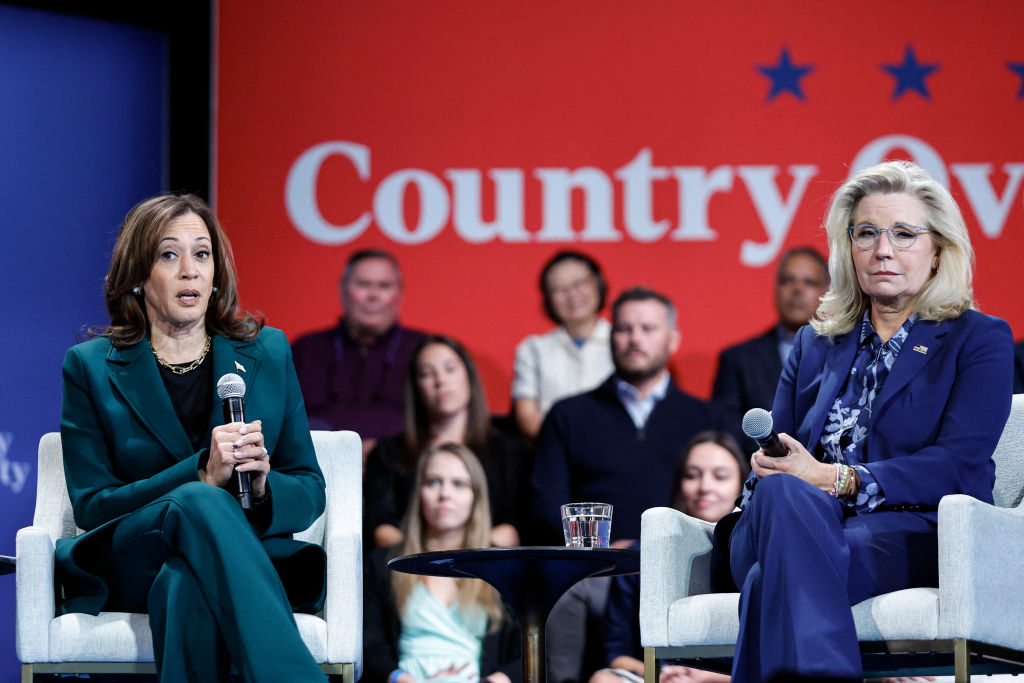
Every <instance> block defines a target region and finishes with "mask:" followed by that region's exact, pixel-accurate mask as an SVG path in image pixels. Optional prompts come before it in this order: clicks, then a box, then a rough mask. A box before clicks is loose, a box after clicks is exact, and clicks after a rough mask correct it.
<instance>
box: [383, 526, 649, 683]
mask: <svg viewBox="0 0 1024 683" xmlns="http://www.w3.org/2000/svg"><path fill="white" fill-rule="evenodd" d="M388 567H390V568H391V569H394V570H396V571H400V572H406V573H408V574H424V575H427V576H448V577H453V578H466V577H469V578H475V579H482V580H484V581H486V582H487V583H489V584H491V585H492V586H494V588H495V589H496V590H497V591H498V592H499V593H501V594H502V595H503V596H504V597H505V599H506V600H507V601H508V603H509V605H510V606H511V607H512V609H513V610H514V611H515V613H516V616H518V617H519V625H520V627H521V629H522V637H523V682H524V683H544V681H545V680H546V678H547V674H546V671H545V668H546V660H545V655H544V626H545V624H546V623H547V620H548V614H550V612H551V608H552V607H554V606H555V602H557V601H558V598H560V597H562V594H563V593H565V591H567V590H569V588H571V587H572V586H573V585H574V584H575V583H576V582H577V581H579V580H580V579H585V578H587V577H590V576H620V575H622V574H636V573H638V572H639V571H640V551H639V550H617V549H612V548H563V547H560V546H533V547H520V548H480V549H474V550H450V551H440V552H432V553H419V554H417V555H406V556H404V557H396V558H394V559H393V560H391V561H390V562H388ZM483 673H484V672H481V674H483Z"/></svg>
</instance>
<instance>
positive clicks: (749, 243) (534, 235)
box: [285, 135, 1024, 267]
mask: <svg viewBox="0 0 1024 683" xmlns="http://www.w3.org/2000/svg"><path fill="white" fill-rule="evenodd" d="M893 150H903V151H905V152H906V153H908V154H909V155H910V156H911V158H913V159H914V160H915V161H917V163H919V164H921V166H923V167H924V168H925V169H926V170H927V171H928V172H929V173H931V174H932V176H933V177H934V178H936V179H937V180H939V181H940V182H942V183H943V184H945V185H947V186H948V185H949V178H950V173H952V175H953V176H955V177H956V179H957V181H958V182H959V183H960V185H961V187H962V188H963V191H964V195H965V197H966V199H967V203H968V204H969V205H970V206H971V209H972V210H973V212H974V215H975V216H976V217H977V219H978V223H979V226H980V227H981V230H982V232H983V233H984V234H985V235H986V236H988V237H990V238H997V237H999V235H1000V234H1001V233H1002V230H1003V226H1004V224H1005V222H1006V217H1007V214H1008V212H1009V210H1010V207H1011V206H1012V204H1013V199H1014V197H1015V196H1016V195H1017V193H1018V191H1019V190H1020V186H1021V181H1022V179H1024V163H1006V164H1003V166H1002V170H1003V172H1004V173H1005V174H1006V176H1007V182H1006V184H1005V186H1004V188H1003V191H1002V195H1000V194H999V193H997V191H996V190H995V188H994V187H993V184H992V179H991V175H992V172H993V170H994V167H993V165H992V164H989V163H954V164H950V165H949V166H948V170H947V165H946V163H945V162H944V161H943V159H942V156H941V155H940V154H939V153H938V151H937V150H936V149H935V148H934V147H932V146H931V145H929V144H928V143H927V142H925V141H924V140H921V139H920V138H915V137H913V136H910V135H888V136H884V137H880V138H877V139H875V140H872V141H870V142H868V143H867V144H866V145H864V147H862V148H861V149H860V151H858V153H857V154H856V155H855V157H854V159H853V162H852V163H851V164H850V168H851V170H858V169H861V168H865V167H867V166H870V165H872V164H875V163H878V162H879V161H882V160H883V159H885V158H886V156H887V155H888V154H889V153H891V152H892V151H893ZM331 156H340V157H344V158H345V159H346V160H348V161H349V162H350V163H351V164H352V167H353V168H354V169H355V171H356V176H357V178H358V181H359V182H363V183H369V182H373V179H372V174H371V151H370V148H369V147H367V146H365V145H361V144H359V143H355V142H347V141H331V142H323V143H320V144H318V145H314V146H313V147H310V148H309V149H307V150H306V151H305V152H303V153H302V154H301V155H299V157H298V159H296V161H295V163H294V164H293V165H292V167H291V169H290V170H289V172H288V178H287V180H286V183H285V205H286V208H287V211H288V216H289V217H290V218H291V221H292V224H293V225H294V226H295V228H296V229H297V230H298V231H299V232H300V233H301V234H302V235H304V236H305V237H306V238H308V239H310V240H312V241H313V242H317V243H319V244H324V245H338V244H344V243H347V242H351V241H352V240H354V239H356V238H358V237H359V236H360V235H362V234H363V233H364V232H365V231H366V230H367V229H368V228H369V227H370V225H371V223H372V224H374V225H375V226H376V227H377V228H378V229H379V230H380V231H381V232H382V233H383V234H384V235H386V236H387V237H388V238H390V239H391V240H393V241H394V242H397V243H400V244H410V245H411V244H422V243H424V242H428V241H430V240H432V239H434V238H435V237H437V236H438V235H439V234H440V233H441V231H442V230H444V228H445V226H447V225H448V224H449V222H451V225H452V228H453V229H454V231H455V233H456V234H457V235H458V236H459V237H460V238H462V239H463V240H465V241H466V242H469V243H472V244H481V243H485V242H490V241H492V240H499V241H502V242H510V243H516V242H518V243H524V242H530V241H535V242H581V241H582V242H618V241H621V240H624V239H628V240H633V241H636V242H655V241H658V240H663V239H669V240H673V241H713V240H716V239H717V238H718V234H719V232H720V231H721V227H719V228H716V227H715V225H714V222H713V221H714V217H713V216H711V215H709V212H708V206H709V204H710V202H711V198H712V197H713V196H714V195H715V194H718V193H723V194H729V193H734V192H738V191H740V189H739V188H740V187H742V190H743V191H744V192H746V194H747V196H748V197H749V199H750V201H751V203H752V204H753V206H754V208H755V210H756V212H757V215H758V218H759V220H760V222H761V227H762V228H763V230H764V239H763V240H761V241H756V240H745V241H744V242H743V243H742V244H741V245H740V253H739V260H740V262H741V263H742V264H743V265H746V266H751V267H760V266H764V265H766V264H769V263H771V262H773V261H774V260H775V258H776V256H777V255H778V253H779V250H780V249H781V248H782V245H783V244H784V243H785V240H786V235H787V234H788V233H789V230H790V228H791V227H792V225H793V218H794V216H795V215H796V213H797V209H798V207H799V206H800V203H801V202H802V201H803V199H804V197H805V195H806V191H807V188H808V186H809V184H810V181H811V180H812V179H813V178H814V177H815V176H816V175H817V174H818V167H817V166H816V165H814V164H793V165H790V166H788V167H786V168H785V169H782V168H781V167H780V166H775V165H759V166H747V165H745V166H730V165H720V166H716V167H714V168H708V167H704V166H656V165H654V163H653V154H652V152H651V150H650V148H647V147H644V148H642V149H641V150H640V151H639V152H637V154H636V156H634V157H633V158H632V159H630V160H629V161H628V162H626V163H625V164H624V165H623V166H621V167H620V168H617V169H615V170H614V171H612V172H611V173H608V172H606V171H604V170H602V169H600V168H594V167H580V168H567V167H565V168H563V167H553V168H552V167H549V168H536V169H533V171H532V176H533V177H534V178H536V179H537V180H538V181H539V183H540V206H541V223H540V226H539V227H538V228H537V229H535V230H532V229H530V228H528V226H526V224H525V220H524V213H525V212H524V208H523V207H524V197H525V182H524V177H525V175H526V171H525V170H524V169H518V168H496V169H490V170H487V171H484V170H482V169H466V168H453V169H448V170H446V171H445V172H444V174H443V175H444V177H445V178H446V179H447V180H448V184H446V183H445V182H444V180H442V179H441V178H439V177H438V176H437V175H435V174H433V173H431V172H429V171H426V170H423V169H418V168H405V169H400V170H397V171H394V172H393V173H390V174H388V175H387V176H385V177H384V178H383V179H382V180H381V181H380V182H379V183H378V184H377V185H376V188H375V189H374V192H373V201H372V207H367V208H366V210H364V211H362V212H361V213H359V215H354V216H352V219H351V220H350V221H349V222H347V223H342V224H333V223H330V222H329V221H327V220H326V219H325V218H324V216H323V214H322V213H321V211H320V208H319V206H318V204H317V199H316V192H317V182H318V176H319V172H320V168H321V166H322V165H323V163H324V161H325V160H327V159H328V158H329V157H331ZM484 173H486V175H487V178H488V180H489V182H491V183H493V185H494V189H495V191H494V197H495V198H494V212H493V215H494V219H493V220H491V221H486V220H484V218H483V207H482V205H481V204H482V199H481V196H482V187H481V185H482V183H483V176H484ZM780 173H783V174H785V176H788V178H786V179H785V182H784V183H782V184H788V185H789V190H788V192H787V193H786V194H785V196H784V195H783V193H782V192H781V191H780V190H779V185H780V177H779V176H780ZM737 177H738V178H739V180H740V181H741V183H739V184H737V183H735V180H736V178H737ZM616 182H617V183H620V184H621V190H622V191H621V196H622V202H623V206H622V216H623V224H622V225H621V226H618V225H616V224H615V220H614V217H615V216H616V215H617V212H616V210H615V209H616V207H615V206H614V202H615V197H616V193H615V185H614V183H616ZM658 183H670V184H674V186H675V190H676V192H675V193H674V194H675V197H676V202H677V207H676V208H677V209H678V213H677V215H678V224H676V225H672V224H671V221H670V220H669V219H665V218H663V219H661V220H655V218H654V200H653V197H654V189H655V185H656V184H658ZM410 188H415V190H416V192H417V196H418V197H419V212H418V218H417V220H416V222H415V224H413V225H409V224H408V223H407V220H406V216H405V212H404V210H403V206H404V198H405V194H406V192H407V191H408V190H409V189H410ZM343 189H344V188H332V190H335V191H343ZM574 191H578V192H580V193H581V196H582V198H583V202H582V204H583V219H582V228H581V229H578V230H576V229H574V228H573V225H574V221H573V203H572V196H573V192H574Z"/></svg>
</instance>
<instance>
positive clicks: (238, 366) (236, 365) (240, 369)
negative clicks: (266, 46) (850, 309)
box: [235, 349, 917, 372]
mask: <svg viewBox="0 0 1024 683" xmlns="http://www.w3.org/2000/svg"><path fill="white" fill-rule="evenodd" d="M914 350H915V351H917V349H914ZM235 370H238V371H239V372H245V366H244V365H242V364H241V363H239V362H238V361H237V360H236V361H235Z"/></svg>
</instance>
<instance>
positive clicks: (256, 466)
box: [232, 420, 270, 498]
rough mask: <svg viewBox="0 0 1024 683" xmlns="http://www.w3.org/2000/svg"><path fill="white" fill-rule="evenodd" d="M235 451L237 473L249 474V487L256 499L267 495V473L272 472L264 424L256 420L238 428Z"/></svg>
mask: <svg viewBox="0 0 1024 683" xmlns="http://www.w3.org/2000/svg"><path fill="white" fill-rule="evenodd" d="M232 447H233V448H234V449H235V460H237V461H238V464H237V465H235V471H236V472H249V486H250V488H251V489H252V495H253V497H254V498H263V497H264V496H265V495H266V494H267V472H269V471H270V452H269V451H267V447H266V446H265V445H264V443H263V422H262V420H254V421H253V422H247V423H246V424H244V425H242V426H241V427H239V428H238V438H237V439H236V440H235V442H234V443H233V444H232Z"/></svg>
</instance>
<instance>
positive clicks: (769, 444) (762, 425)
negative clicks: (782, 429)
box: [743, 408, 789, 458]
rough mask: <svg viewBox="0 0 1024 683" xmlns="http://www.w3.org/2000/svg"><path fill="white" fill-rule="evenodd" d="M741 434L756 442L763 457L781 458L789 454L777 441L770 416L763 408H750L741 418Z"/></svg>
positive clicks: (777, 436) (777, 437)
mask: <svg viewBox="0 0 1024 683" xmlns="http://www.w3.org/2000/svg"><path fill="white" fill-rule="evenodd" d="M743 433H744V434H746V435H747V436H749V437H750V438H751V439H753V440H754V441H756V442H757V445H758V446H760V447H761V448H762V449H763V450H764V452H765V455H770V456H771V457H773V458H782V457H784V456H786V455H788V454H789V451H788V450H786V447H785V446H783V445H782V442H781V441H780V440H779V435H778V434H776V433H775V423H774V422H773V421H772V414H771V413H769V412H768V411H767V410H765V409H764V408H751V409H750V410H748V411H747V414H746V415H744V416H743Z"/></svg>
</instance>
